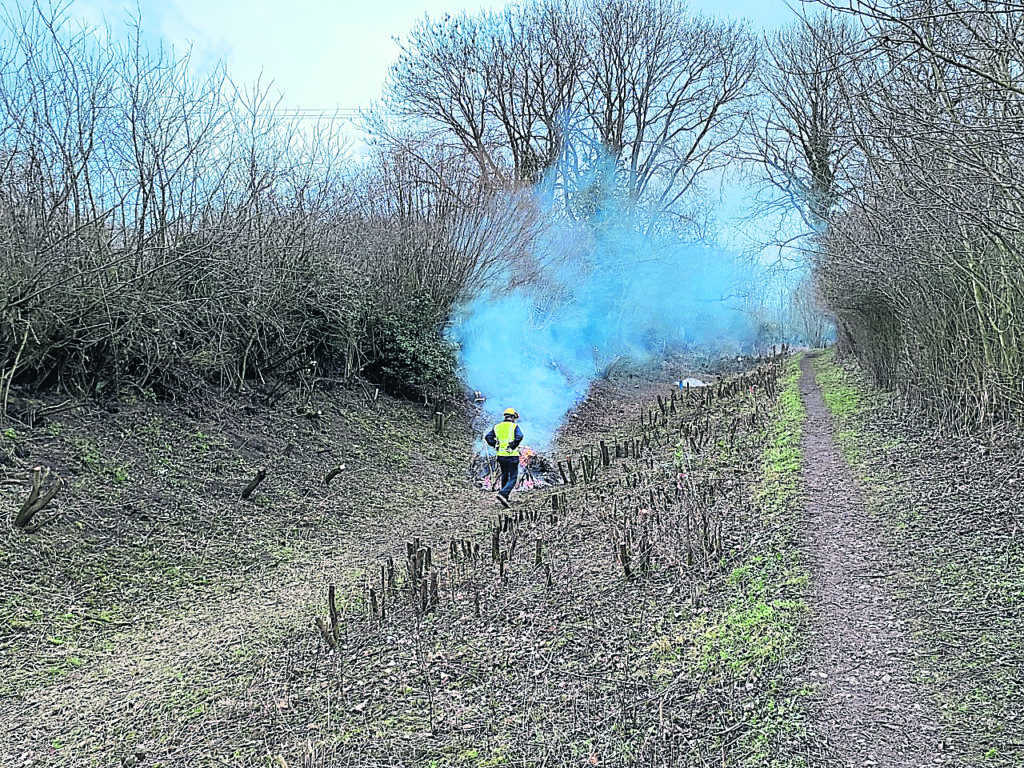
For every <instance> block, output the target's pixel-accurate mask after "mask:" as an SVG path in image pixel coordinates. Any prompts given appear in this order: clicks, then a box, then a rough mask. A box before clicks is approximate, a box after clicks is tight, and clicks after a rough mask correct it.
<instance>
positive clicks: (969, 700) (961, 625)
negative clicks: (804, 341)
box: [817, 355, 1024, 768]
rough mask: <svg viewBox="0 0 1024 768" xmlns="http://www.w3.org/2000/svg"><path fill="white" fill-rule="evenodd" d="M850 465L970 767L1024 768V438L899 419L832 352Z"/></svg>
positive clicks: (832, 388) (824, 365)
mask: <svg viewBox="0 0 1024 768" xmlns="http://www.w3.org/2000/svg"><path fill="white" fill-rule="evenodd" d="M817 366H818V381H819V382H820V383H821V385H822V389H823V394H824V397H825V401H826V403H827V404H828V406H829V408H830V410H831V412H832V415H833V417H834V420H835V422H836V426H837V432H838V434H839V436H840V445H841V447H842V450H843V454H844V456H845V458H846V460H847V461H848V462H849V464H850V465H851V467H852V468H853V470H854V471H855V472H856V473H857V475H858V476H859V477H860V478H861V480H862V481H863V484H864V487H865V488H866V489H867V491H868V497H869V498H868V501H869V505H870V508H871V513H872V514H873V515H874V516H875V517H876V518H877V519H878V521H879V522H880V523H881V524H882V526H883V530H884V531H885V536H886V541H885V544H886V546H887V548H888V549H889V551H890V555H891V557H892V558H893V561H894V562H895V563H896V567H897V569H898V571H899V572H900V573H901V574H902V575H901V579H900V582H899V584H898V585H897V586H896V594H897V597H898V598H899V600H900V603H901V613H902V614H903V615H905V616H907V617H909V626H910V630H911V632H912V636H913V640H914V644H915V647H916V649H917V654H916V658H915V661H914V674H915V677H916V680H917V681H918V682H919V683H920V684H921V685H922V687H923V688H924V689H925V690H927V691H928V692H929V693H930V695H931V697H932V699H933V701H934V702H935V704H936V706H937V708H938V710H939V711H940V713H941V717H942V724H943V727H944V730H945V732H946V741H947V746H948V747H950V748H951V756H952V755H955V756H956V759H958V760H959V762H958V763H956V764H959V765H970V766H976V765H992V766H1006V767H1007V768H1009V766H1019V765H1022V764H1024V738H1022V737H1020V736H1019V734H1021V733H1024V713H1022V711H1021V708H1020V702H1021V701H1024V679H1022V677H1021V675H1020V673H1019V670H1020V669H1022V668H1024V641H1022V640H1021V633H1020V621H1021V617H1022V616H1024V542H1022V541H1021V539H1020V536H1019V532H1018V522H1017V520H1016V516H1015V514H1014V513H1013V511H1012V510H1013V509H1015V508H1017V509H1019V493H1020V492H1019V488H1020V487H1021V485H1022V483H1024V470H1022V468H1021V465H1020V462H1019V445H1020V441H1021V439H1022V438H1021V436H1020V435H1014V434H1010V433H1008V434H1006V435H1004V438H1005V439H1004V441H1003V442H1002V444H999V445H983V444H982V443H981V441H980V440H978V439H975V438H971V437H966V438H963V437H954V436H950V435H944V434H941V433H939V432H937V431H936V430H935V429H934V428H932V427H930V426H928V425H925V424H920V423H916V421H915V420H914V419H913V418H909V419H908V418H907V417H906V416H905V415H900V414H894V413H891V412H890V411H889V409H887V408H886V407H885V405H884V403H885V399H884V397H882V396H880V395H879V394H878V393H875V392H872V391H871V390H870V389H869V386H868V385H867V384H866V383H865V381H864V379H863V378H862V377H861V376H860V375H858V374H857V372H856V371H853V370H852V369H848V368H844V367H843V366H842V365H840V364H839V363H838V362H837V361H836V360H835V358H834V357H833V356H831V355H829V356H823V357H822V358H820V360H819V361H818V363H817Z"/></svg>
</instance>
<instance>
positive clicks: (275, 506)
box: [0, 363, 800, 766]
mask: <svg viewBox="0 0 1024 768" xmlns="http://www.w3.org/2000/svg"><path fill="white" fill-rule="evenodd" d="M778 372H779V369H778V366H777V365H775V364H773V363H769V364H766V365H765V366H764V367H762V368H761V369H759V370H758V371H757V372H754V373H750V374H747V375H746V377H744V378H740V379H735V380H727V381H724V382H721V383H718V384H716V385H715V386H714V387H709V388H707V389H706V390H700V391H698V390H694V391H691V392H689V393H687V392H685V391H682V392H681V391H679V390H675V391H670V390H669V389H668V388H667V387H666V386H665V385H664V384H660V383H659V384H657V385H656V386H655V385H652V384H651V383H650V382H649V381H642V382H639V383H642V385H643V386H642V388H640V389H636V390H634V389H633V387H632V384H633V382H632V381H630V382H629V385H628V386H626V387H622V386H609V387H608V388H607V389H605V390H603V391H601V392H599V393H598V394H597V395H596V397H597V399H598V400H596V401H595V402H592V403H591V404H590V407H591V410H589V411H587V410H584V411H580V413H579V414H578V415H577V417H576V418H575V419H574V420H573V422H572V423H571V424H570V425H569V427H568V428H567V429H566V432H565V435H564V438H563V443H562V447H561V448H560V449H559V451H558V452H557V455H556V456H555V457H553V458H555V459H556V460H557V461H560V462H562V463H563V466H564V467H568V466H569V462H570V461H571V465H572V467H573V473H574V475H575V477H576V483H575V484H573V483H572V481H571V480H570V483H569V484H567V485H558V486H555V487H550V488H547V489H541V490H538V491H534V492H529V493H521V494H518V495H517V500H518V505H517V507H516V508H515V509H514V510H513V514H503V515H501V516H498V514H497V512H498V510H497V508H496V507H494V506H492V505H493V500H492V499H491V497H490V495H488V494H482V493H481V492H480V491H478V490H476V489H474V488H473V487H471V486H472V483H471V478H470V477H468V476H467V472H466V470H467V468H468V467H469V464H470V461H469V459H470V457H469V456H467V455H465V454H464V453H463V452H462V451H463V450H464V449H463V448H461V447H460V446H464V445H467V444H468V441H467V440H466V433H465V432H464V430H463V428H462V427H460V426H458V424H457V420H449V429H448V430H446V432H447V433H448V435H449V436H448V437H444V436H438V437H437V438H436V447H435V449H434V450H432V452H431V453H432V455H431V456H429V457H428V456H423V455H421V454H419V453H418V452H417V450H416V445H417V444H416V443H414V442H413V440H412V436H413V433H416V430H415V429H413V430H411V431H403V430H408V425H409V424H412V425H414V426H415V425H418V424H420V422H422V425H423V426H424V427H427V426H428V425H429V424H430V422H431V419H432V418H433V413H432V411H430V410H427V411H423V410H421V409H420V408H419V407H416V406H411V405H401V404H398V403H396V402H394V401H391V400H389V399H386V398H378V399H373V398H371V397H365V398H364V396H363V395H362V394H361V393H359V392H353V391H349V390H340V391H336V392H334V393H333V394H332V395H331V396H330V397H324V398H323V399H322V402H321V403H319V404H318V406H317V407H318V408H322V410H323V412H324V418H323V420H322V423H321V424H320V425H319V426H317V425H313V424H311V423H310V422H308V421H307V420H305V419H302V418H300V417H294V416H288V417H285V418H283V419H282V418H281V417H280V416H275V417H273V418H272V417H271V416H270V415H269V414H265V413H262V412H258V413H256V414H251V415H250V414H246V412H245V409H244V407H243V405H242V404H241V403H240V402H236V404H235V405H234V406H233V409H232V410H231V411H230V412H228V411H226V410H225V411H220V412H219V413H218V414H217V415H218V416H219V417H220V421H219V423H218V422H213V421H203V422H197V421H191V420H188V419H183V420H181V421H180V422H174V421H172V420H171V419H170V418H169V414H167V413H166V412H161V409H160V407H159V406H146V405H143V406H139V407H137V408H126V409H124V410H122V411H121V412H119V413H118V414H103V415H101V414H97V413H91V412H87V413H83V414H80V415H79V416H76V417H75V418H76V419H81V421H79V422H76V423H72V422H70V421H69V422H67V423H66V424H63V425H62V426H61V429H60V430H59V434H56V435H48V436H46V437H45V438H44V437H43V436H42V435H32V436H31V437H30V438H28V439H30V440H31V441H32V443H33V447H32V451H33V454H35V455H42V454H47V455H48V457H49V458H50V459H52V461H51V462H50V463H52V464H53V465H54V466H55V467H61V468H62V469H61V470H60V471H61V472H62V474H65V473H66V474H67V476H68V477H70V478H71V481H70V482H69V487H68V488H67V492H66V494H62V495H61V497H59V499H58V500H59V501H60V506H61V508H62V511H63V512H64V514H63V517H62V520H61V521H60V522H58V523H56V524H55V525H52V526H49V527H48V528H47V530H46V532H40V533H37V534H34V535H33V536H31V537H26V536H25V535H24V533H23V532H18V531H14V530H13V529H9V531H8V532H7V533H6V534H5V542H4V547H3V551H4V563H3V568H2V569H0V573H3V580H4V582H5V583H4V585H3V587H4V594H5V595H7V596H8V597H6V598H5V602H4V607H3V614H2V625H0V626H2V632H3V634H2V636H0V643H2V644H3V648H4V651H5V654H4V658H5V659H15V658H16V659H18V660H19V661H18V663H17V666H16V667H8V668H7V669H5V670H4V674H3V680H4V690H3V696H4V698H3V702H2V703H0V714H2V715H3V722H4V723H5V725H4V733H3V738H2V739H0V741H2V742H3V744H4V745H5V746H4V750H3V753H2V754H3V758H4V762H5V764H11V765H19V766H21V765H42V764H45V765H54V766H79V765H92V764H95V765H108V764H111V763H116V762H117V761H119V760H122V759H128V758H129V757H130V758H133V759H134V760H135V761H136V763H137V764H138V765H147V766H157V765H163V766H171V765H174V766H193V765H195V766H207V765H210V766H213V765H222V764H227V765H239V766H243V765H253V766H256V765H259V766H264V765H282V764H284V765H288V766H303V765H306V766H319V765H322V766H328V765H330V766H341V765H360V766H370V765H383V764H391V765H393V764H403V765H413V764H430V763H431V761H433V764H435V765H489V764H490V765H501V764H510V765H515V764H535V763H539V762H544V761H545V760H547V761H548V762H553V763H555V764H567V763H577V762H580V761H588V760H590V761H599V762H600V763H601V764H608V765H614V764H619V765H632V764H637V763H640V762H644V761H651V760H661V761H666V760H667V761H669V762H668V763H666V764H671V761H672V760H675V761H677V764H701V763H702V762H709V761H720V760H721V757H722V755H723V754H725V755H728V756H732V757H731V758H730V759H735V760H739V761H743V760H748V761H749V760H753V757H752V756H753V755H754V754H755V752H754V747H753V746H752V744H753V741H752V736H753V735H754V734H761V733H762V732H763V729H762V728H761V726H760V725H759V724H758V722H759V721H758V720H756V719H754V718H752V717H751V715H752V713H754V712H757V711H760V709H759V708H761V707H763V706H767V704H766V701H767V700H766V699H765V698H764V697H765V696H768V697H769V698H771V697H773V696H774V695H775V694H774V693H769V687H770V686H771V685H774V683H770V682H769V681H771V680H773V679H774V677H773V675H774V671H775V670H777V668H778V665H779V664H784V663H785V658H786V653H787V650H788V647H787V646H785V644H782V645H779V646H777V647H776V646H772V647H770V648H766V647H763V644H762V645H757V643H760V642H761V639H760V638H759V637H758V634H759V633H761V632H764V633H767V635H768V636H769V637H774V634H773V633H775V632H776V630H777V627H776V624H775V623H774V622H773V621H767V622H766V621H761V622H760V623H758V624H757V625H756V628H755V629H753V630H751V631H750V632H749V633H746V634H744V633H741V636H739V637H729V636H728V633H729V632H730V631H731V629H730V628H729V627H728V626H727V624H726V623H725V619H726V618H727V616H728V611H730V610H733V609H732V608H730V605H731V604H732V602H733V601H734V600H735V598H736V597H737V595H742V594H744V593H746V592H748V591H750V585H749V584H747V582H746V579H747V578H748V575H747V574H748V571H742V572H741V573H740V574H739V575H737V574H736V573H735V571H736V570H737V568H746V569H748V570H749V567H750V558H752V557H754V558H756V557H763V556H767V555H768V554H769V553H770V552H771V548H772V546H773V544H772V543H773V542H776V543H777V542H778V541H779V537H778V533H779V531H780V530H781V529H782V528H783V522H784V517H775V516H768V517H767V518H764V517H759V515H758V514H757V512H756V510H755V506H754V503H753V502H752V498H751V494H752V484H753V482H754V481H755V479H756V478H757V477H758V475H759V472H760V461H761V459H760V454H761V448H762V445H763V443H764V440H765V437H766V435H767V433H768V427H769V421H770V413H771V412H772V408H773V406H772V402H773V395H774V393H775V391H776V388H777V376H778ZM663 380H664V379H663ZM620 384H621V383H620ZM624 390H629V391H628V392H627V391H624ZM658 396H660V398H659V397H658ZM659 399H660V404H659ZM585 408H586V407H585ZM620 411H622V413H620ZM595 413H597V414H599V415H598V416H597V417H596V419H595V417H594V414H595ZM641 413H642V415H641ZM210 415H212V414H211V413H209V412H208V413H207V417H209V416H210ZM100 423H105V424H106V429H105V430H98V429H97V427H98V426H99V425H100ZM583 425H585V426H583ZM86 427H88V431H86ZM576 428H579V429H580V430H581V432H580V433H577V432H576V431H575V430H576ZM51 431H54V432H56V431H57V430H55V429H54V430H51ZM456 433H457V434H456ZM98 435H104V437H98ZM681 435H688V436H690V437H692V438H693V439H692V445H691V446H690V448H688V449H687V450H684V451H682V452H678V451H677V449H676V447H675V446H676V444H677V442H678V440H679V439H680V436H681ZM90 441H91V442H90ZM602 441H603V443H604V450H602V446H601V442H602ZM129 444H130V445H131V451H127V450H126V449H125V446H127V445H129ZM289 445H291V446H292V448H291V450H290V451H288V450H286V449H287V448H288V446H289ZM164 446H172V448H171V450H170V451H165V447H164ZM289 453H290V455H289ZM442 454H443V455H442ZM261 455H267V456H273V457H274V458H273V461H269V460H267V459H265V458H264V459H261V458H260V456H261ZM165 456H167V457H168V458H169V461H168V462H167V463H164V462H163V460H162V459H163V457H165ZM342 459H343V460H344V464H345V467H346V468H345V470H344V472H343V473H339V476H338V477H337V478H336V479H334V482H333V483H331V484H330V485H329V486H327V485H325V484H324V483H323V478H324V476H325V473H328V471H329V470H331V469H332V468H337V467H338V466H339V465H340V464H341V460H342ZM260 465H263V466H267V467H268V473H267V479H266V480H265V481H264V483H263V484H262V485H260V486H259V487H258V488H257V489H255V490H254V491H253V493H252V496H251V498H250V500H248V501H243V500H241V499H239V492H240V489H241V488H243V487H244V485H245V483H246V482H247V481H248V480H250V479H251V478H252V473H253V472H254V470H255V467H257V466H260ZM119 468H125V472H126V473H127V477H128V478H130V480H129V479H125V480H123V481H118V477H120V476H121V475H120V474H119V473H118V469H119ZM164 470H166V471H164ZM83 476H84V478H83ZM83 479H87V480H88V481H89V484H88V486H86V485H85V484H84V483H83V482H82V480H83ZM3 490H4V492H5V493H7V491H8V489H7V488H6V487H5V488H4V489H3ZM332 585H333V586H332ZM778 589H779V590H781V591H783V592H786V593H787V595H788V596H789V597H794V596H797V595H798V594H799V591H800V588H799V586H798V585H793V584H790V585H789V586H781V587H778ZM775 590H776V587H774V586H773V587H772V594H770V595H768V596H764V595H761V597H762V598H764V599H763V602H764V603H765V605H768V606H771V605H774V604H775V603H776V602H778V599H780V598H781V597H782V595H779V594H775ZM748 618H750V617H748ZM314 619H316V620H314ZM748 635H749V636H748ZM745 643H753V644H755V646H756V647H753V649H752V647H751V646H748V645H744V644H745ZM72 692H73V693H72ZM72 701H73V702H74V704H73V706H72V704H71V702H72ZM773 738H775V737H773ZM778 738H779V739H780V743H782V742H781V738H782V737H778ZM786 738H788V737H786ZM716 764H717V763H716ZM750 764H753V762H751V763H750Z"/></svg>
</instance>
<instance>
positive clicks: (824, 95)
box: [761, 0, 1024, 426]
mask: <svg viewBox="0 0 1024 768" xmlns="http://www.w3.org/2000/svg"><path fill="white" fill-rule="evenodd" d="M823 5H830V4H826V3H823ZM831 10H832V11H834V12H835V13H836V14H837V15H833V16H819V17H817V18H815V19H812V20H810V21H808V22H803V23H800V24H799V25H797V26H796V27H795V28H793V29H791V30H789V31H787V32H785V33H783V34H782V35H780V36H779V37H777V38H776V39H775V41H773V42H774V45H773V46H771V47H772V48H773V49H774V50H775V51H776V52H777V53H776V56H775V61H776V64H777V65H778V66H777V67H776V69H775V71H774V73H773V74H772V83H773V87H771V88H769V89H767V90H768V93H769V94H770V95H771V97H772V104H773V106H772V110H771V111H770V115H771V117H772V118H773V120H769V121H768V123H769V126H770V127H769V130H768V131H762V133H761V135H762V137H764V138H766V139H767V142H766V149H767V151H766V152H764V153H763V154H764V159H765V161H766V165H767V167H768V168H769V169H770V170H771V171H772V173H773V174H774V179H773V180H774V181H775V182H776V183H777V185H778V186H779V187H780V188H783V189H787V190H788V191H789V192H791V193H793V192H795V195H794V196H795V197H796V198H798V199H799V201H800V203H801V205H802V206H803V207H804V209H805V210H807V211H808V212H809V213H810V214H811V218H812V219H813V220H814V223H815V224H816V225H817V237H816V238H815V245H814V248H813V252H814V256H815V262H816V277H817V285H818V288H819V291H820V293H821V295H822V296H823V297H824V299H825V300H826V301H827V303H828V305H829V307H830V308H831V310H832V312H833V313H834V315H835V317H836V321H837V324H838V328H839V333H840V339H841V341H842V342H843V343H844V344H845V345H847V346H848V347H849V348H850V349H851V350H852V351H853V352H854V353H856V355H857V356H858V357H859V358H860V359H861V360H862V361H863V362H864V363H865V364H866V366H867V367H868V368H869V370H871V371H872V372H873V374H874V375H875V377H876V378H877V380H878V381H879V382H880V383H882V384H883V385H885V386H888V387H892V388H894V389H896V390H897V391H899V392H900V393H902V394H903V395H904V397H905V398H906V399H907V401H908V402H910V403H911V404H913V405H916V406H919V407H922V408H923V409H925V410H927V411H928V412H931V413H932V414H934V415H936V416H938V417H941V418H944V419H946V420H947V421H949V422H951V423H953V424H956V425H964V426H970V425H975V426H977V425H978V424H986V423H990V422H991V421H992V420H994V419H999V418H1004V417H1015V418H1020V417H1022V416H1024V360H1022V343H1024V314H1022V309H1024V305H1022V300H1024V252H1022V246H1024V239H1022V231H1021V225H1022V223H1024V220H1022V212H1024V208H1022V204H1024V188H1022V186H1021V185H1020V183H1019V182H1020V179H1021V178H1024V141H1022V139H1024V48H1022V40H1024V37H1022V31H1024V8H1022V7H1021V6H1020V4H1017V3H1002V2H998V3H992V2H982V0H937V1H936V0H929V2H905V3H899V4H896V5H894V6H889V5H885V6H883V5H876V4H873V3H866V2H854V3H851V4H849V5H844V6H843V7H842V8H840V7H839V6H832V7H831ZM840 12H842V13H840ZM780 116H781V118H780ZM780 127H781V128H782V129H784V130H778V129H779V128H780Z"/></svg>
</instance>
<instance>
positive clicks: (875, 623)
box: [800, 356, 945, 768]
mask: <svg viewBox="0 0 1024 768" xmlns="http://www.w3.org/2000/svg"><path fill="white" fill-rule="evenodd" d="M801 374H802V375H801V379H800V391H801V394H802V396H803V399H804V403H805V405H806V408H807V423H806V425H805V429H804V435H803V440H802V445H801V448H802V451H803V456H804V467H803V483H804V488H805V489H806V493H807V515H808V526H807V529H806V534H805V542H804V544H805V548H806V552H807V554H808V559H809V565H810V571H811V578H812V583H813V597H812V609H813V611H814V615H815V624H814V637H813V638H812V639H811V642H812V653H811V659H810V663H809V667H808V677H809V682H810V683H812V684H814V687H815V691H816V692H815V694H814V696H813V697H812V705H811V709H812V711H813V712H814V720H815V722H814V724H813V730H814V731H815V732H816V734H815V735H816V736H817V739H816V740H815V742H816V744H817V745H818V746H817V747H816V750H817V751H818V754H815V755H812V756H811V764H812V765H814V766H816V767H817V768H826V767H827V768H833V767H838V766H842V767H843V768H847V767H852V766H856V767H857V768H864V767H866V766H878V767H879V768H883V767H884V768H889V767H890V766H891V767H892V768H896V767H897V766H898V767H899V768H920V767H921V766H934V765H939V764H943V763H945V756H944V754H943V752H942V747H943V745H942V734H941V730H940V728H939V726H938V724H937V718H936V716H935V714H934V711H933V708H932V706H931V703H930V701H929V700H928V698H927V696H926V694H925V692H924V691H923V690H922V689H921V688H920V686H918V685H916V684H915V683H914V682H913V680H912V675H911V671H912V670H911V664H910V659H911V650H912V646H911V642H910V640H909V639H908V637H907V633H906V629H905V627H904V623H903V621H902V620H901V617H900V606H899V604H898V602H897V601H896V599H895V598H894V595H893V586H894V585H895V584H896V583H897V582H898V579H899V573H898V572H896V571H895V569H894V567H893V565H892V562H891V559H890V558H889V557H888V556H887V553H886V550H885V547H884V545H883V544H882V540H881V530H880V526H879V525H878V523H876V522H875V521H874V520H873V519H872V517H871V516H870V514H869V512H868V508H867V504H866V503H865V500H864V497H863V494H862V493H861V492H860V489H859V487H858V482H857V479H856V477H855V476H854V474H853V472H852V471H851V470H850V468H849V467H848V466H847V464H846V462H845V461H844V460H843V457H842V455H841V454H840V451H839V447H838V445H837V444H836V439H835V436H834V429H833V425H832V419H831V416H830V414H829V411H828V408H827V406H826V404H825V402H824V399H823V397H822V392H821V388H820V386H819V385H818V383H817V380H816V378H815V375H814V370H813V363H812V358H810V357H807V356H805V357H804V359H803V360H802V362H801Z"/></svg>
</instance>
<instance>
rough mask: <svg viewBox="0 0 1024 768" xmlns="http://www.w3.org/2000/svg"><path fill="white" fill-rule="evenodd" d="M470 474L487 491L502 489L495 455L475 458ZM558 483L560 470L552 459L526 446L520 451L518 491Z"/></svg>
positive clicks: (499, 470)
mask: <svg viewBox="0 0 1024 768" xmlns="http://www.w3.org/2000/svg"><path fill="white" fill-rule="evenodd" d="M470 474H471V475H472V477H473V480H474V482H476V484H477V485H478V486H479V487H480V488H482V489H483V490H485V491H497V490H498V489H499V488H500V487H501V469H500V468H499V467H498V462H497V460H496V459H495V458H494V454H491V455H489V456H480V455H479V454H478V455H476V456H474V457H473V461H472V462H471V463H470ZM558 482H559V480H558V468H557V467H556V466H555V465H554V463H553V462H552V461H551V460H550V459H548V458H547V457H546V456H544V455H543V454H540V453H537V451H535V450H533V449H532V448H529V447H527V446H525V445H524V446H522V447H521V448H520V449H519V481H518V482H517V483H516V489H517V490H529V489H531V488H542V487H544V486H546V485H555V484H556V483H558Z"/></svg>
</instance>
